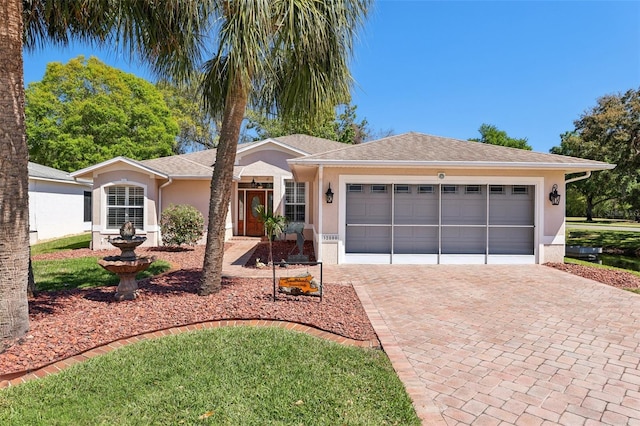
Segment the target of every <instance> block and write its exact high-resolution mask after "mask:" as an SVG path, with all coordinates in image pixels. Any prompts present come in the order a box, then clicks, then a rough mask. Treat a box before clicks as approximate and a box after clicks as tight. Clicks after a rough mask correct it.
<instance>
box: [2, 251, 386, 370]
mask: <svg viewBox="0 0 640 426" xmlns="http://www.w3.org/2000/svg"><path fill="white" fill-rule="evenodd" d="M137 252H138V254H139V255H151V254H152V255H155V256H156V257H157V258H158V259H162V260H166V261H168V262H170V263H171V264H173V265H176V270H174V271H171V272H168V273H166V274H164V275H161V276H158V277H154V278H152V279H149V280H144V281H142V282H140V283H139V287H140V297H139V298H138V299H136V300H134V301H124V302H114V300H113V295H114V293H115V287H98V288H93V289H86V290H79V289H74V290H65V291H56V292H42V293H40V294H38V295H37V296H36V297H35V298H34V299H32V300H30V302H29V319H30V325H31V329H30V331H29V333H28V334H27V336H25V337H23V338H21V339H20V340H18V341H17V342H15V344H14V345H13V346H11V347H10V348H8V349H7V350H6V351H5V352H3V353H1V354H0V375H2V374H8V373H12V372H16V371H22V370H33V369H36V368H39V367H41V366H43V365H46V364H49V363H51V362H55V361H57V360H60V359H63V358H67V357H69V356H72V355H75V354H78V353H81V352H84V351H86V350H88V349H91V348H93V347H96V346H100V345H103V344H105V343H108V342H111V341H114V340H118V339H121V338H124V337H128V336H132V335H137V334H142V333H146V332H149V331H154V330H159V329H163V328H168V327H174V326H180V325H185V324H191V323H197V322H203V321H211V320H220V319H265V320H266V319H270V320H284V321H292V322H298V323H302V324H306V325H310V326H313V327H316V328H319V329H321V330H325V331H329V332H332V333H335V334H339V335H341V336H345V337H349V338H351V339H355V340H372V339H376V334H375V332H374V331H373V327H372V326H371V323H370V322H369V319H368V318H367V315H366V314H365V312H364V309H363V308H362V305H361V304H360V301H359V300H358V297H357V295H356V293H355V290H354V289H353V288H352V287H350V286H345V285H337V284H333V285H332V284H325V286H324V298H323V301H322V302H320V300H319V299H318V298H311V297H305V296H298V297H296V296H285V295H278V301H276V302H273V300H272V294H273V293H272V291H273V282H272V281H271V280H270V279H244V278H231V279H225V280H223V283H222V289H221V290H220V292H218V293H216V294H213V295H210V296H198V295H197V288H198V283H199V281H200V277H201V267H202V261H203V256H204V247H202V246H198V247H194V248H190V249H187V250H180V251H168V250H165V249H162V248H155V249H154V248H142V249H138V250H137ZM117 253H118V251H117V250H116V251H99V252H96V251H91V250H88V249H80V250H73V251H69V252H60V253H53V254H47V255H41V256H35V257H34V259H56V258H63V257H70V256H78V257H81V256H96V255H98V256H106V255H113V254H117Z"/></svg>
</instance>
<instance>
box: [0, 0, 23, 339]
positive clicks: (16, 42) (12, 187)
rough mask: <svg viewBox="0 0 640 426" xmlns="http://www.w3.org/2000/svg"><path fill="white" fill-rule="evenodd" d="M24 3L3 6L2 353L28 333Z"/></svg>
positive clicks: (0, 173) (13, 1) (0, 106)
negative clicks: (18, 338) (23, 54)
mask: <svg viewBox="0 0 640 426" xmlns="http://www.w3.org/2000/svg"><path fill="white" fill-rule="evenodd" d="M22 32H23V31H22V0H8V1H2V2H0V52H2V53H3V58H2V61H0V123H2V124H1V125H0V152H2V155H0V352H2V350H3V349H4V348H6V347H7V345H8V344H9V343H10V339H14V338H17V337H20V336H22V335H24V334H25V333H26V332H27V331H28V330H29V305H28V302H27V282H28V274H29V174H28V168H27V164H28V161H29V152H28V150H27V143H26V140H25V124H24V69H23V62H22Z"/></svg>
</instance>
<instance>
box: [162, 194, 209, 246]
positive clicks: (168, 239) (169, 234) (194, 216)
mask: <svg viewBox="0 0 640 426" xmlns="http://www.w3.org/2000/svg"><path fill="white" fill-rule="evenodd" d="M160 230H161V232H162V243H163V244H164V245H166V246H178V247H179V246H180V245H182V244H187V245H194V244H196V242H198V240H199V239H200V238H202V235H203V233H204V217H203V216H202V213H200V212H199V211H198V209H196V208H195V207H193V206H191V205H188V204H179V205H177V206H176V205H173V204H171V205H169V207H168V208H166V209H165V210H164V211H163V212H162V216H161V218H160Z"/></svg>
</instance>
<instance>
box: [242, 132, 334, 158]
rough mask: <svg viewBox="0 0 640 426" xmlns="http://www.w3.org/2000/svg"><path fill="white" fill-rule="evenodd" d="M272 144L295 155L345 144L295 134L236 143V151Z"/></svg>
mask: <svg viewBox="0 0 640 426" xmlns="http://www.w3.org/2000/svg"><path fill="white" fill-rule="evenodd" d="M273 145H275V146H278V147H280V148H283V149H285V150H287V151H289V152H291V153H292V154H294V155H297V156H305V155H313V154H319V153H321V152H326V151H332V150H335V149H338V148H342V147H344V146H345V144H343V143H341V142H336V141H332V140H329V139H324V138H318V137H315V136H309V135H301V134H295V135H288V136H278V137H276V138H268V139H264V140H261V141H256V142H250V143H246V144H240V145H238V151H237V152H238V154H240V153H246V152H250V151H254V150H261V149H268V147H269V146H273Z"/></svg>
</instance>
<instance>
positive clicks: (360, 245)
mask: <svg viewBox="0 0 640 426" xmlns="http://www.w3.org/2000/svg"><path fill="white" fill-rule="evenodd" d="M288 163H289V166H290V168H291V170H292V172H293V175H294V179H295V180H296V181H300V182H311V184H310V186H311V187H312V188H315V189H316V190H315V194H316V195H317V197H318V199H317V204H316V205H317V208H315V209H314V210H313V230H314V241H315V248H316V254H317V256H318V258H319V259H322V260H323V261H324V262H326V263H410V264H415V263H431V264H438V263H460V264H476V263H481V264H484V263H520V264H521V263H545V262H562V261H563V258H564V251H565V207H564V206H565V204H564V198H563V197H562V196H563V195H564V194H565V184H566V183H567V182H568V181H567V180H565V176H566V175H567V174H573V173H584V174H583V175H580V176H579V177H578V178H575V179H572V180H577V179H581V178H588V176H589V175H590V173H591V172H592V171H596V170H604V169H611V168H613V167H615V166H614V165H611V164H607V163H602V162H598V161H592V160H585V159H580V158H572V157H566V156H560V155H554V154H543V153H537V152H531V151H526V150H520V149H514V148H506V147H502V146H495V145H488V144H482V143H477V142H468V141H461V140H455V139H449V138H443V137H436V136H429V135H424V134H419V133H406V134H403V135H399V136H392V137H388V138H384V139H380V140H377V141H373V142H369V143H365V144H362V145H353V146H347V147H343V148H341V149H338V150H335V151H330V152H326V153H320V154H315V155H309V156H304V157H298V158H294V159H290V160H288ZM329 189H330V190H329ZM554 191H556V192H555V193H554ZM327 193H328V194H327ZM552 194H553V195H554V197H552ZM555 195H560V198H557V197H555ZM552 199H554V200H553V202H552ZM556 203H557V204H556Z"/></svg>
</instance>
